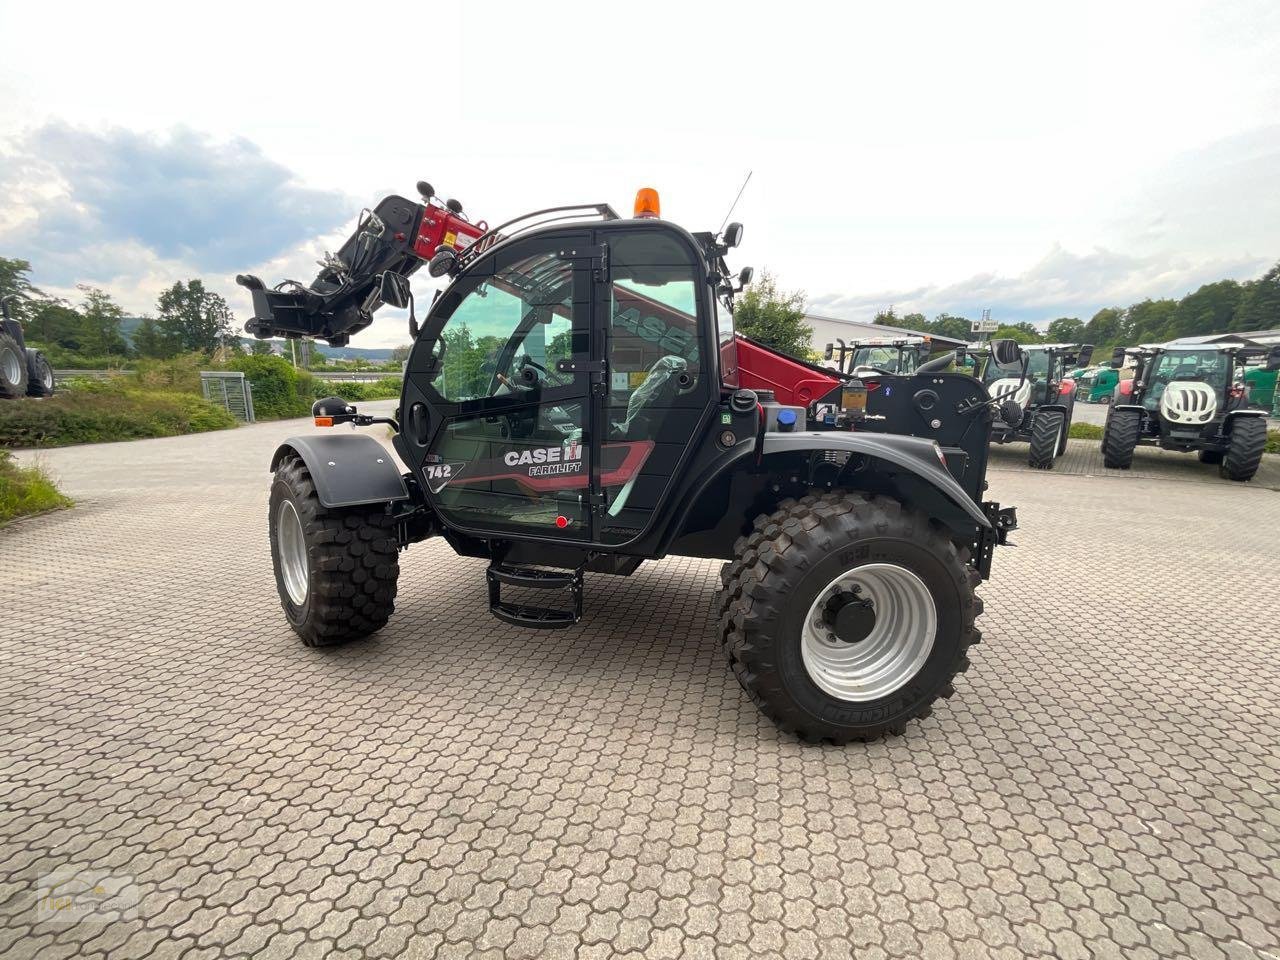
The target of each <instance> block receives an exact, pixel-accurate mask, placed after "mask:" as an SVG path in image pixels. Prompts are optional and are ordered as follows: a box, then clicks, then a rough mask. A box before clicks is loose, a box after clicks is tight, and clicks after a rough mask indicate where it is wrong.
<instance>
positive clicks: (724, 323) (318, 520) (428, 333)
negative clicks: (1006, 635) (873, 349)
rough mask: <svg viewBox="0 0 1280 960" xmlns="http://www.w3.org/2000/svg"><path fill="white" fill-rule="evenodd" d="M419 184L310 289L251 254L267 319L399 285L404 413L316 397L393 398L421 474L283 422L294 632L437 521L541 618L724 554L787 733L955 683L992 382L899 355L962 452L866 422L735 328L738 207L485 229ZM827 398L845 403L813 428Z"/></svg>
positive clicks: (896, 722)
mask: <svg viewBox="0 0 1280 960" xmlns="http://www.w3.org/2000/svg"><path fill="white" fill-rule="evenodd" d="M418 188H419V192H420V193H421V194H422V202H420V203H419V202H413V201H410V200H406V199H403V198H401V197H394V196H393V197H388V198H386V199H385V200H383V201H382V202H381V203H379V204H378V206H377V207H376V208H375V209H374V210H373V211H372V212H369V213H366V214H365V215H363V216H362V218H361V220H360V222H359V226H358V227H357V229H356V232H355V234H354V235H353V236H352V237H351V238H350V239H349V240H348V241H347V243H346V244H345V245H344V246H343V247H342V249H341V250H340V251H339V252H338V254H337V256H332V257H328V258H327V259H326V260H325V261H324V263H323V264H322V270H321V272H320V274H319V276H318V277H317V278H316V279H315V280H314V281H313V282H312V284H311V285H310V286H309V287H304V286H302V285H301V284H298V283H296V282H292V281H288V282H286V283H283V284H281V285H279V286H277V287H276V288H274V289H268V288H267V287H265V286H264V285H263V283H262V282H261V281H260V280H258V279H257V278H255V277H240V278H238V280H239V282H240V283H241V284H242V285H244V286H246V287H247V288H249V289H250V290H251V291H252V293H253V300H254V312H255V317H254V319H253V320H252V321H250V322H249V323H248V324H247V325H246V329H247V330H248V331H249V332H250V333H253V334H255V335H257V336H259V337H268V336H275V335H284V336H291V337H296V336H308V337H318V338H323V339H326V340H328V341H329V342H330V343H333V344H341V343H345V342H346V340H347V338H348V337H349V335H350V334H351V333H352V332H353V331H356V330H359V329H361V328H363V327H366V326H368V324H369V323H370V320H371V315H372V313H373V312H374V311H375V310H376V309H378V307H379V306H381V305H382V304H392V305H394V306H408V308H409V326H410V332H411V334H412V336H413V340H414V342H413V346H412V349H411V352H410V355H409V359H408V361H407V363H406V367H405V377H404V388H403V393H402V395H401V398H400V407H399V410H398V411H397V414H396V418H395V420H388V419H383V418H377V417H371V416H367V415H362V414H360V413H358V412H357V411H356V409H355V408H354V407H352V406H350V405H349V404H347V403H345V402H344V401H342V400H341V399H338V398H329V399H326V400H321V401H318V402H317V403H316V406H315V418H316V423H317V424H319V425H321V426H328V425H338V424H343V423H350V424H354V425H367V424H371V423H389V424H390V425H391V426H392V429H393V432H394V439H393V443H394V446H395V449H396V452H397V453H398V454H399V456H400V459H401V460H403V461H404V463H405V464H406V465H407V466H408V470H407V472H405V473H403V475H402V473H401V471H400V469H399V468H398V467H397V466H396V465H395V464H394V460H393V459H392V458H391V457H390V456H388V455H387V451H386V450H385V449H384V448H383V447H382V446H381V445H379V444H378V442H377V441H375V440H374V439H372V438H370V437H368V436H364V435H361V434H358V433H343V434H319V435H311V436H300V437H294V438H291V439H289V440H287V441H285V442H284V443H283V444H281V445H280V447H279V449H278V450H277V451H276V453H275V456H274V457H273V459H272V462H271V468H272V469H273V470H274V471H275V479H274V482H273V484H272V487H271V497H270V508H269V511H270V512H269V523H270V534H271V543H272V553H273V559H274V564H275V572H276V583H277V587H278V590H279V594H280V599H281V603H282V605H283V607H284V610H285V614H286V616H287V618H288V621H289V623H290V624H291V625H292V626H293V629H294V630H295V631H296V632H297V633H298V634H299V635H300V636H301V637H302V639H303V640H304V641H305V642H306V643H308V644H311V645H324V644H331V643H336V642H340V641H343V640H349V639H353V638H357V637H363V636H366V635H368V634H370V633H372V632H374V631H375V630H377V629H378V628H380V627H381V626H383V624H385V623H386V622H387V619H388V618H389V617H390V616H391V612H392V606H393V601H394V599H395V595H396V580H397V577H398V576H399V564H398V561H397V556H398V550H399V549H401V548H404V547H406V546H408V545H409V544H411V543H414V542H417V541H420V540H425V539H427V538H428V537H442V538H443V539H444V540H445V541H446V542H447V543H448V544H449V545H450V546H451V547H452V548H453V549H454V550H455V551H456V552H457V553H458V554H460V555H463V556H468V557H478V558H483V559H487V560H488V561H489V567H488V571H487V584H488V592H489V605H490V609H491V610H492V612H493V613H494V614H495V615H496V616H497V617H499V618H500V619H502V620H505V621H507V622H509V623H512V624H516V625H519V626H525V627H560V626H568V625H570V624H572V623H575V622H577V621H578V619H579V617H580V616H581V613H582V595H583V573H584V571H590V572H596V573H608V574H616V575H623V576H625V575H628V574H630V573H632V572H633V571H635V569H636V568H637V567H638V566H639V565H640V564H641V562H643V561H644V560H646V559H658V558H661V557H664V556H667V555H671V554H677V555H684V556H694V557H710V558H716V559H721V560H724V561H726V563H725V565H724V568H723V571H722V574H721V579H722V586H721V589H720V592H719V595H718V611H719V629H720V634H721V639H722V642H723V645H724V647H725V649H726V651H727V653H728V657H729V661H730V664H731V665H732V669H733V671H734V673H735V674H736V675H737V678H738V680H739V682H740V683H741V684H742V686H743V688H744V689H745V690H746V691H747V693H748V694H749V695H750V696H751V698H752V700H753V701H755V703H756V704H757V705H758V706H759V707H760V709H761V710H763V711H764V713H766V714H767V715H768V716H769V717H771V718H772V719H773V720H774V721H775V722H776V723H777V724H778V725H779V726H781V727H782V728H784V729H786V730H790V731H794V732H796V733H797V734H799V735H800V736H802V737H805V738H807V739H829V740H833V741H846V740H849V739H853V738H862V739H867V738H871V737H875V736H878V735H880V734H883V733H886V732H899V731H901V730H902V729H903V728H904V725H905V723H906V722H907V721H908V720H910V719H911V718H913V717H923V716H926V715H928V713H929V712H930V709H931V705H932V704H933V702H934V701H935V700H936V699H937V698H938V697H949V696H950V695H951V693H952V681H953V680H954V678H955V675H956V674H957V673H960V672H962V671H964V670H965V669H966V668H967V667H968V665H969V661H968V656H967V654H968V649H969V647H971V646H972V645H973V644H975V643H977V642H978V639H979V636H980V635H979V633H978V630H977V628H976V627H975V625H974V620H975V618H976V617H977V616H978V614H979V613H981V610H982V604H981V601H980V600H979V599H978V598H977V597H976V596H975V595H974V588H975V586H976V585H977V584H978V583H979V582H980V581H981V580H982V579H983V578H985V577H986V576H987V575H988V574H989V572H990V567H991V557H992V552H993V549H994V548H995V546H996V545H997V544H998V543H1002V542H1004V539H1005V534H1006V533H1007V531H1008V530H1010V529H1012V528H1013V527H1014V526H1015V518H1014V512H1013V509H1012V508H1005V509H1003V510H1002V509H1000V507H999V506H998V505H997V504H994V503H983V502H981V498H982V491H983V489H984V486H985V479H984V474H985V464H986V445H987V439H988V433H989V430H990V418H991V410H992V406H991V404H990V402H989V399H988V397H987V394H986V391H985V390H984V388H983V387H982V385H981V384H980V383H979V382H978V381H977V380H974V379H973V378H972V377H961V376H958V375H957V378H956V380H955V381H954V382H948V383H942V384H940V383H938V382H937V380H936V378H933V379H930V378H928V377H925V378H912V377H904V378H901V380H900V384H901V391H900V392H901V393H902V395H903V397H904V398H909V397H910V396H911V395H912V392H913V391H914V392H917V393H919V392H921V390H922V389H925V388H926V387H927V392H928V393H929V396H930V397H931V398H932V399H931V400H928V402H930V403H936V404H938V405H939V409H940V410H941V409H943V408H944V407H945V408H946V410H947V411H948V419H949V420H950V419H951V418H952V416H953V415H954V419H956V420H959V419H964V420H965V422H966V423H967V424H969V426H970V430H969V432H968V433H967V434H966V435H965V439H964V444H963V446H961V447H955V448H952V449H947V450H944V449H943V448H942V447H940V446H939V445H938V444H937V443H935V442H934V441H932V440H930V439H926V438H921V437H912V436H893V435H888V434H881V433H874V432H863V431H856V430H853V429H851V426H856V425H858V423H859V422H864V423H865V422H870V421H869V420H863V419H862V417H863V414H864V413H865V402H866V398H867V393H866V391H865V389H862V388H861V386H860V384H859V383H858V382H857V381H854V380H853V379H852V378H849V377H847V376H845V375H843V374H840V373H838V372H835V371H831V370H826V369H823V368H821V367H818V366H814V365H811V364H807V363H804V362H801V361H798V360H794V359H791V358H789V357H786V356H784V355H782V354H778V353H775V352H773V351H771V350H768V349H766V348H764V347H762V346H760V345H758V344H756V343H754V342H752V341H750V340H748V339H745V338H743V337H739V336H735V335H734V332H733V319H732V313H731V307H732V302H733V294H734V293H735V291H736V290H738V289H740V288H741V285H742V284H743V283H744V282H745V281H746V280H747V279H748V278H749V276H750V272H749V271H747V270H744V271H743V272H742V273H740V274H738V276H737V277H736V278H735V277H734V276H732V275H731V274H730V273H729V270H728V267H727V266H726V264H725V260H724V258H725V256H726V254H727V253H728V251H729V250H730V249H731V248H732V247H735V246H736V245H737V244H738V242H739V239H740V237H741V234H742V227H741V225H740V224H736V223H735V224H730V225H729V226H728V228H727V229H726V230H724V232H723V233H722V234H720V235H718V236H717V235H713V234H711V233H693V234H691V233H687V232H686V231H685V230H683V229H681V228H680V227H678V226H676V225H674V224H672V223H670V222H667V221H664V220H662V219H659V217H658V198H657V194H656V193H654V192H653V191H652V190H648V189H646V190H642V191H641V192H640V193H639V194H638V195H637V201H636V203H637V205H636V217H635V219H630V220H627V219H621V218H619V217H618V215H617V214H616V213H614V211H613V210H612V208H610V207H609V206H608V205H607V204H595V205H582V206H575V207H559V208H552V209H548V210H541V211H538V212H537V213H533V214H529V215H527V216H524V217H521V218H518V219H516V220H513V221H510V222H508V223H504V224H502V225H501V226H499V227H496V228H493V229H489V228H488V227H487V226H486V225H485V224H484V223H483V222H480V223H473V222H471V221H470V220H468V219H467V218H466V216H465V215H464V214H463V212H462V207H461V205H460V204H458V203H456V202H455V201H449V202H448V203H447V204H446V203H441V202H440V200H439V199H438V198H436V197H435V196H434V194H433V191H432V190H431V187H430V185H429V184H425V183H420V184H419V185H418ZM422 262H429V272H430V273H431V274H432V275H433V276H436V277H448V278H449V279H450V282H449V285H448V286H447V287H446V288H445V289H444V290H443V291H442V292H441V293H438V294H437V295H436V298H435V300H434V302H433V303H432V305H431V307H430V309H429V310H428V311H427V313H426V316H425V318H424V319H423V322H422V325H421V327H419V325H418V322H417V319H416V317H415V311H414V305H413V300H412V297H411V294H410V292H409V286H408V282H407V280H406V279H405V277H407V276H408V275H409V274H410V273H412V272H413V271H414V270H415V269H416V268H417V267H418V266H419V265H420V264H421V263H422ZM1007 344H1008V346H1010V347H1012V346H1013V344H1012V342H1011V341H1008V342H1007ZM1001 349H1003V346H1002V347H1001ZM926 399H927V398H926ZM922 402H924V401H923V400H922ZM820 404H825V405H828V406H832V407H836V408H838V409H840V411H841V416H840V417H839V418H838V420H839V422H840V423H841V424H842V428H840V429H825V430H823V429H818V427H820V426H821V425H822V420H821V419H820V418H819V417H818V409H817V408H818V406H819V405H820ZM879 426H881V427H883V426H887V424H884V423H881V424H879ZM513 589H514V590H517V591H519V592H520V593H522V594H523V595H525V596H533V595H539V596H548V595H551V596H554V595H555V593H557V592H558V593H560V594H561V595H567V600H566V601H565V602H564V604H563V606H564V609H554V608H552V607H543V606H529V605H525V604H523V603H520V602H516V601H513V600H512V599H511V597H510V596H509V594H510V592H511V591H512V590H513ZM553 602H554V601H553Z"/></svg>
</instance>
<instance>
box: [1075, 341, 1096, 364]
mask: <svg viewBox="0 0 1280 960" xmlns="http://www.w3.org/2000/svg"><path fill="white" fill-rule="evenodd" d="M1092 359H1093V344H1092V343H1086V344H1085V345H1084V346H1083V347H1081V348H1080V356H1079V358H1078V359H1077V360H1076V365H1077V366H1080V367H1087V366H1088V365H1089V361H1090V360H1092Z"/></svg>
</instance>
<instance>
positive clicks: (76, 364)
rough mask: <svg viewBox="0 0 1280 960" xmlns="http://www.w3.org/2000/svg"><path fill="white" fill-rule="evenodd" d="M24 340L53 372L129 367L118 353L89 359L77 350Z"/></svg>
mask: <svg viewBox="0 0 1280 960" xmlns="http://www.w3.org/2000/svg"><path fill="white" fill-rule="evenodd" d="M26 339H27V346H28V347H31V349H33V350H39V351H40V352H41V353H43V354H44V356H45V359H46V360H48V361H49V365H50V366H51V367H53V369H54V370H59V371H61V370H119V369H120V368H121V367H125V366H128V365H129V360H128V358H127V357H123V356H121V355H120V354H118V353H116V354H112V355H111V356H101V357H91V356H87V355H85V354H82V353H80V352H79V351H78V350H68V349H67V348H66V347H64V346H61V345H60V344H57V343H41V342H40V341H38V340H33V339H31V337H30V336H28V337H27V338H26Z"/></svg>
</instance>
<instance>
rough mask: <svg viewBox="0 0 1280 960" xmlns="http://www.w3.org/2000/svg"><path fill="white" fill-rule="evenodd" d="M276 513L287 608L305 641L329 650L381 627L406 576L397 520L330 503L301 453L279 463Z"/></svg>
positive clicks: (274, 553)
mask: <svg viewBox="0 0 1280 960" xmlns="http://www.w3.org/2000/svg"><path fill="white" fill-rule="evenodd" d="M269 511H270V512H269V514H268V521H269V525H270V531H271V559H272V564H273V566H274V567H275V575H276V589H277V590H278V591H279V594H280V605H281V606H282V607H283V608H284V613H285V617H286V618H287V619H288V621H289V625H290V626H291V627H293V629H294V632H295V633H297V634H298V636H300V637H301V638H302V642H303V643H305V644H306V645H307V646H309V647H323V646H328V645H330V644H334V643H342V642H343V641H345V640H355V639H359V638H360V637H367V636H368V635H369V634H371V633H373V632H374V631H376V630H379V629H381V628H382V627H383V626H384V625H385V624H386V622H387V620H388V619H389V618H390V617H391V613H392V611H393V610H394V609H395V599H396V582H397V580H398V579H399V576H400V562H399V556H398V553H397V544H396V538H395V534H394V530H393V526H392V523H391V519H390V518H389V517H387V516H386V514H385V513H384V512H383V511H382V510H381V509H380V508H371V507H352V508H345V509H339V510H331V509H329V508H327V507H325V506H323V505H322V504H321V503H320V498H319V497H318V496H317V495H316V488H315V483H314V482H313V481H312V479H311V474H310V472H309V471H308V470H307V467H306V464H304V463H303V462H302V460H300V459H299V458H297V457H290V458H288V459H286V460H284V461H282V462H281V464H280V466H279V467H278V468H277V470H276V475H275V480H274V482H273V483H272V485H271V500H270V507H269Z"/></svg>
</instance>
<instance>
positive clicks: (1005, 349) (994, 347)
mask: <svg viewBox="0 0 1280 960" xmlns="http://www.w3.org/2000/svg"><path fill="white" fill-rule="evenodd" d="M1021 353H1022V350H1021V348H1019V346H1018V341H1017V340H992V341H991V359H992V360H994V361H995V363H996V365H997V366H1001V367H1011V366H1013V365H1014V364H1015V363H1017V362H1018V359H1019V355H1020V354H1021Z"/></svg>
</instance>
